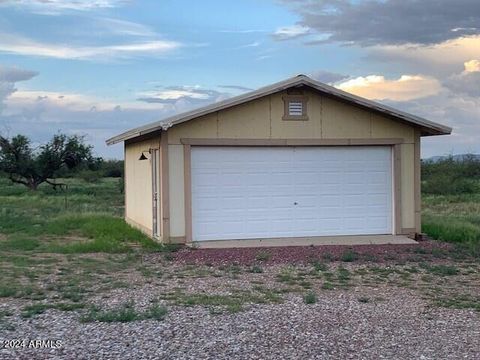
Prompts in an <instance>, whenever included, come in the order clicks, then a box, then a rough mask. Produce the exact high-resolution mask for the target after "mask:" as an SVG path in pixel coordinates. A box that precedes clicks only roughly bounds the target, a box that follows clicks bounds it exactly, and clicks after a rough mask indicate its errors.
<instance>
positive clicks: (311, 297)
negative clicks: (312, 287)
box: [303, 291, 317, 304]
mask: <svg viewBox="0 0 480 360" xmlns="http://www.w3.org/2000/svg"><path fill="white" fill-rule="evenodd" d="M303 302H304V303H305V304H315V303H316V302H317V295H316V294H315V293H314V292H313V291H310V292H308V293H307V294H305V296H304V297H303Z"/></svg>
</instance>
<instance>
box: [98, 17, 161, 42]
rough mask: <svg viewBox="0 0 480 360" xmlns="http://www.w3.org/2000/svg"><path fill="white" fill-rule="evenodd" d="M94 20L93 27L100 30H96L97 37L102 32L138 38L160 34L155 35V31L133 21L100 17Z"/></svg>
mask: <svg viewBox="0 0 480 360" xmlns="http://www.w3.org/2000/svg"><path fill="white" fill-rule="evenodd" d="M92 20H93V21H92V25H94V26H95V27H97V28H98V29H95V36H98V35H99V33H101V32H102V31H104V32H106V33H107V34H109V35H127V36H136V37H154V36H158V34H157V33H155V31H153V30H152V29H151V28H150V27H148V26H145V25H143V24H139V23H136V22H133V21H126V20H120V19H114V18H109V17H100V18H96V19H92Z"/></svg>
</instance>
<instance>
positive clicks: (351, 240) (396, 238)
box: [192, 235, 417, 249]
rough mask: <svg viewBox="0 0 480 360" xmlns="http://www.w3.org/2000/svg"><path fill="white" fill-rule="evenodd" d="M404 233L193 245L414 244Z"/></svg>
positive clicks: (248, 240) (206, 242)
mask: <svg viewBox="0 0 480 360" xmlns="http://www.w3.org/2000/svg"><path fill="white" fill-rule="evenodd" d="M416 243H417V242H416V241H415V240H413V239H410V238H409V237H407V236H404V235H355V236H318V237H299V238H276V239H245V240H214V241H197V242H194V243H192V246H193V247H197V248H200V249H221V248H244V247H276V246H310V245H313V246H321V245H347V246H351V245H385V244H395V245H399V244H416Z"/></svg>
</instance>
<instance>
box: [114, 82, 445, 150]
mask: <svg viewBox="0 0 480 360" xmlns="http://www.w3.org/2000/svg"><path fill="white" fill-rule="evenodd" d="M299 86H308V87H311V88H313V89H315V90H318V91H319V92H320V93H322V94H324V95H326V96H330V97H333V98H336V99H338V100H341V101H344V102H347V103H350V104H353V105H356V106H359V107H362V108H364V109H367V110H372V111H375V112H377V113H380V114H383V115H386V116H388V117H390V118H393V119H395V120H398V121H402V122H405V123H408V124H410V125H413V126H417V127H419V128H420V129H421V131H422V136H428V135H447V134H450V133H451V132H452V128H450V127H448V126H445V125H441V124H438V123H435V122H433V121H430V120H427V119H424V118H421V117H419V116H415V115H412V114H409V113H406V112H403V111H400V110H397V109H394V108H392V107H390V106H386V105H383V104H380V103H377V102H374V101H371V100H367V99H365V98H362V97H360V96H356V95H353V94H350V93H347V92H345V91H342V90H339V89H337V88H335V87H333V86H330V85H326V84H323V83H321V82H319V81H316V80H313V79H312V78H309V77H308V76H306V75H297V76H295V77H292V78H289V79H286V80H283V81H280V82H278V83H275V84H272V85H269V86H265V87H262V88H260V89H258V90H254V91H251V92H248V93H245V94H242V95H239V96H235V97H232V98H229V99H227V100H224V101H220V102H217V103H214V104H211V105H207V106H204V107H201V108H198V109H195V110H191V111H188V112H184V113H181V114H178V115H174V116H171V117H168V118H165V119H162V120H159V121H156V122H153V123H150V124H147V125H144V126H140V127H137V128H135V129H131V130H128V131H126V132H124V133H122V134H119V135H117V136H114V137H112V138H110V139H108V140H107V141H106V143H107V145H113V144H116V143H118V142H121V141H125V140H129V139H133V138H136V137H138V136H142V135H146V134H149V133H152V132H154V131H158V130H164V131H165V130H167V129H168V128H170V127H172V126H175V125H178V124H181V123H183V122H185V121H189V120H193V119H195V118H198V117H201V116H204V115H208V114H210V113H213V112H216V111H220V110H224V109H227V108H229V107H232V106H236V105H240V104H243V103H246V102H249V101H252V100H255V99H258V98H261V97H264V96H268V95H271V94H274V93H277V92H280V91H283V90H286V89H289V88H292V87H299Z"/></svg>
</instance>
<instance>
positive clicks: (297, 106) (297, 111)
mask: <svg viewBox="0 0 480 360" xmlns="http://www.w3.org/2000/svg"><path fill="white" fill-rule="evenodd" d="M288 115H289V116H302V115H303V102H301V101H289V102H288Z"/></svg>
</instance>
